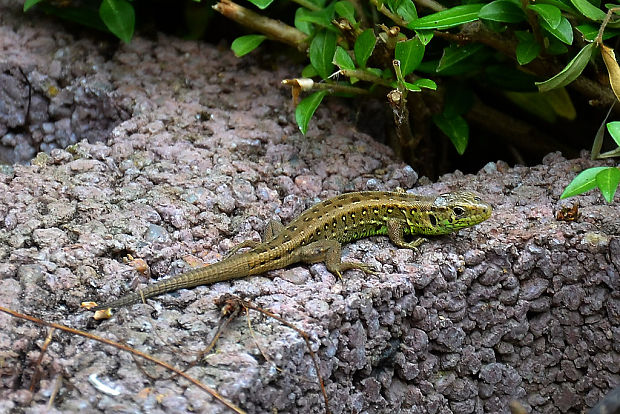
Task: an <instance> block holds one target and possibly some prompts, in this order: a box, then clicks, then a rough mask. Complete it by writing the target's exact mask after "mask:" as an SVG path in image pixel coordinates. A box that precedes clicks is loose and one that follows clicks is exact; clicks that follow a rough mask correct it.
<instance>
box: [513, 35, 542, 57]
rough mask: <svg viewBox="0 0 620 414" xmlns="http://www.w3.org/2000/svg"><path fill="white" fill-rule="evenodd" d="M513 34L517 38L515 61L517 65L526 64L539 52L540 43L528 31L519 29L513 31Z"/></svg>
mask: <svg viewBox="0 0 620 414" xmlns="http://www.w3.org/2000/svg"><path fill="white" fill-rule="evenodd" d="M515 35H516V36H517V39H519V43H518V44H517V50H516V55H517V62H519V65H527V64H528V63H530V62H531V61H532V60H534V59H536V57H537V56H538V54H539V53H540V45H539V44H538V42H536V39H535V38H534V35H533V34H531V33H530V32H524V31H519V32H515Z"/></svg>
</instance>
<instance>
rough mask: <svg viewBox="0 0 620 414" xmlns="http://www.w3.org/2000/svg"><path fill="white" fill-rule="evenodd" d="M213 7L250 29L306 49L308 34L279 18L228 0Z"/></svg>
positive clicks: (303, 49) (303, 50) (302, 50)
mask: <svg viewBox="0 0 620 414" xmlns="http://www.w3.org/2000/svg"><path fill="white" fill-rule="evenodd" d="M213 9H214V10H215V11H217V12H219V13H221V14H223V15H224V16H226V17H228V18H229V19H231V20H234V21H236V22H237V23H239V24H241V25H243V26H245V27H247V28H249V29H251V30H254V31H257V32H260V33H262V34H264V35H265V36H267V37H268V38H270V39H272V40H275V41H278V42H282V43H286V44H288V45H291V46H293V47H295V48H297V49H298V50H300V51H301V52H305V51H306V50H307V49H308V36H306V34H305V33H304V32H302V31H300V30H297V29H296V28H294V27H292V26H289V25H287V24H284V23H282V22H281V21H279V20H274V19H270V18H268V17H265V16H261V15H260V14H258V13H254V12H253V11H252V10H249V9H246V8H245V7H242V6H239V5H238V4H236V3H233V2H232V1H230V0H221V1H220V2H219V3H217V4H215V5H214V6H213Z"/></svg>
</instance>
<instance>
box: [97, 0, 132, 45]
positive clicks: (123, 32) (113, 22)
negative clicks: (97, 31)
mask: <svg viewBox="0 0 620 414" xmlns="http://www.w3.org/2000/svg"><path fill="white" fill-rule="evenodd" d="M99 16H100V17H101V20H103V23H105V25H106V27H107V28H108V30H110V31H111V32H112V33H113V34H114V35H115V36H116V37H118V38H119V39H121V40H122V41H123V42H125V43H129V42H130V41H131V37H132V36H133V29H134V26H135V23H136V14H135V12H134V9H133V6H132V5H131V4H129V2H128V1H126V0H103V1H102V2H101V6H99Z"/></svg>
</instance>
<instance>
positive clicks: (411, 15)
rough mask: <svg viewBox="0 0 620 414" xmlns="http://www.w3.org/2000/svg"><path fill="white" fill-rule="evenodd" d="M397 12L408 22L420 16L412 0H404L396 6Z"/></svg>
mask: <svg viewBox="0 0 620 414" xmlns="http://www.w3.org/2000/svg"><path fill="white" fill-rule="evenodd" d="M396 14H398V15H399V16H400V17H402V18H403V20H405V21H406V22H408V23H409V22H412V21H414V20H415V19H417V18H418V11H417V10H416V8H415V4H413V1H412V0H402V1H401V2H400V4H399V5H398V7H397V8H396Z"/></svg>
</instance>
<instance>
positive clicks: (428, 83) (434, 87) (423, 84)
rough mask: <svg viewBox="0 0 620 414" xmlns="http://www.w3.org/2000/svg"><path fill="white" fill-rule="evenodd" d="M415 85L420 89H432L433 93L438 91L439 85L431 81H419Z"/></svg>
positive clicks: (424, 79) (423, 79)
mask: <svg viewBox="0 0 620 414" xmlns="http://www.w3.org/2000/svg"><path fill="white" fill-rule="evenodd" d="M413 84H414V85H416V86H419V87H420V88H426V89H431V90H433V91H435V90H437V84H436V83H435V81H433V80H431V79H426V78H422V79H418V80H417V81H415V82H413Z"/></svg>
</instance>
